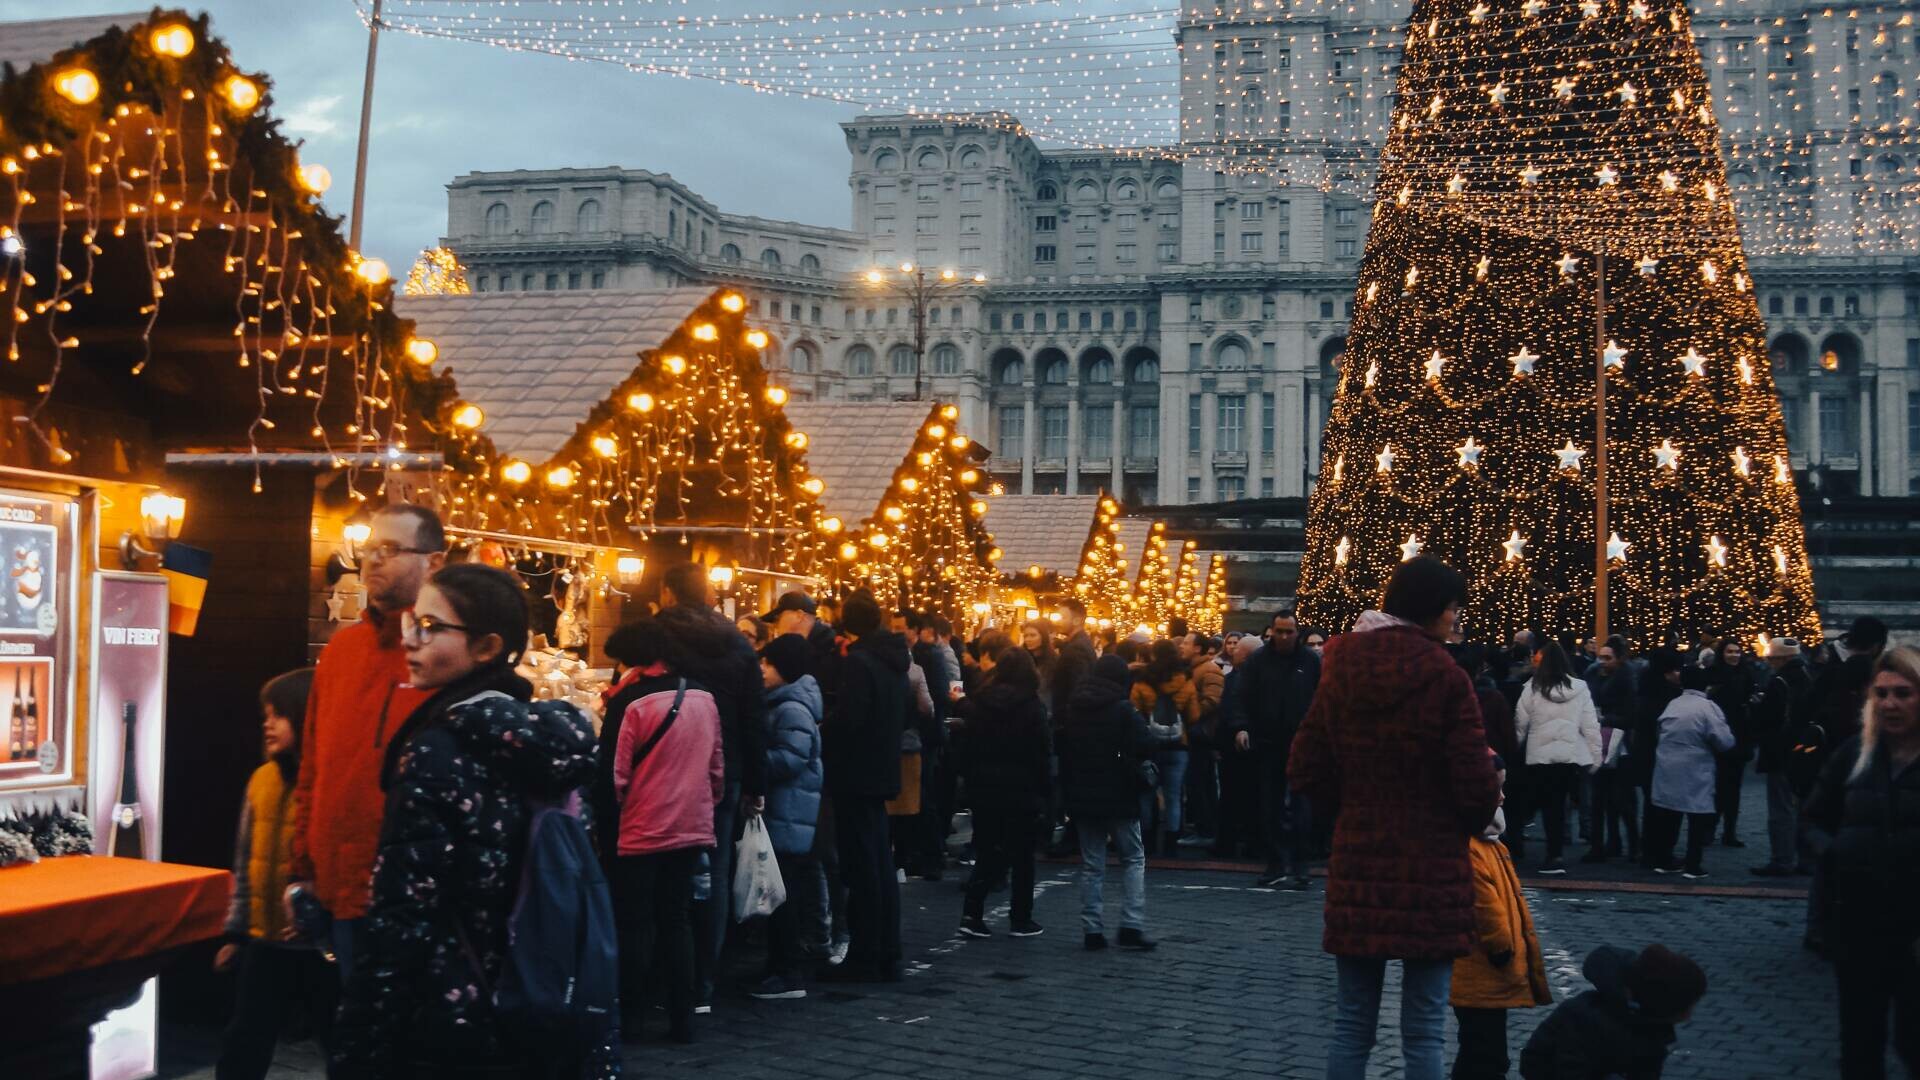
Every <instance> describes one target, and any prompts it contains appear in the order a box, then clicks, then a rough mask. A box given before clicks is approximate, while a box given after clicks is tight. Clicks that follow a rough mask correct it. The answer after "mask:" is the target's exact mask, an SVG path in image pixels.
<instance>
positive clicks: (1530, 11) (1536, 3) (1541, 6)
mask: <svg viewBox="0 0 1920 1080" xmlns="http://www.w3.org/2000/svg"><path fill="white" fill-rule="evenodd" d="M1546 9H1547V0H1527V2H1526V3H1524V4H1521V5H1520V10H1521V11H1522V12H1525V13H1526V14H1527V15H1530V16H1531V15H1538V14H1540V13H1541V12H1542V11H1545V10H1546Z"/></svg>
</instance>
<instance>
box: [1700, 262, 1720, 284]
mask: <svg viewBox="0 0 1920 1080" xmlns="http://www.w3.org/2000/svg"><path fill="white" fill-rule="evenodd" d="M1700 276H1701V277H1703V278H1705V279H1706V280H1707V284H1709V285H1712V284H1714V283H1715V282H1717V281H1719V280H1720V268H1719V267H1717V266H1715V265H1713V260H1712V259H1708V260H1707V261H1705V262H1703V263H1701V264H1700Z"/></svg>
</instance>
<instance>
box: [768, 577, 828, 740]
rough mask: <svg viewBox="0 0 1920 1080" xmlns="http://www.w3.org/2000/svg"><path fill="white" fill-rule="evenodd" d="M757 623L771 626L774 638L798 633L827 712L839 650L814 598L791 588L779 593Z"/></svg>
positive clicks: (810, 672) (808, 665) (808, 669)
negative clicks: (802, 641)
mask: <svg viewBox="0 0 1920 1080" xmlns="http://www.w3.org/2000/svg"><path fill="white" fill-rule="evenodd" d="M760 621H761V622H764V623H766V624H768V625H769V626H772V627H773V636H774V637H781V636H783V635H786V634H798V635H800V636H801V637H803V638H806V639H807V653H808V657H809V659H808V661H807V674H809V675H811V676H813V681H814V682H816V683H819V684H820V694H821V696H822V697H823V698H825V699H826V702H827V708H828V710H829V711H831V710H832V708H833V690H832V686H833V682H832V680H833V673H834V669H835V668H836V667H838V666H839V650H838V647H837V646H835V645H834V641H833V627H831V626H829V625H827V624H826V622H825V621H823V620H822V619H821V618H820V606H819V605H818V604H816V603H815V602H814V599H813V597H811V596H808V595H807V594H806V593H804V592H801V591H800V590H799V589H794V590H792V591H790V592H785V593H782V594H780V599H778V600H776V601H774V604H773V610H772V611H769V612H767V613H766V614H765V615H762V616H760Z"/></svg>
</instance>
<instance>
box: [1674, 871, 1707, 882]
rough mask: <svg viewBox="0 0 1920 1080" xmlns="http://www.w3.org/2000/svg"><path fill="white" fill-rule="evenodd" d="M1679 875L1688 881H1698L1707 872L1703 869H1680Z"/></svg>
mask: <svg viewBox="0 0 1920 1080" xmlns="http://www.w3.org/2000/svg"><path fill="white" fill-rule="evenodd" d="M1680 876H1681V877H1683V878H1686V879H1687V880H1688V881H1699V880H1700V879H1701V878H1703V877H1706V876H1707V872H1706V870H1705V869H1699V870H1682V871H1681V872H1680Z"/></svg>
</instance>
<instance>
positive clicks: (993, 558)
mask: <svg viewBox="0 0 1920 1080" xmlns="http://www.w3.org/2000/svg"><path fill="white" fill-rule="evenodd" d="M1005 554H1006V552H1004V551H1001V550H1000V549H999V548H994V549H993V550H992V551H989V552H987V561H988V562H999V561H1000V557H1001V556H1002V555H1005Z"/></svg>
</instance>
